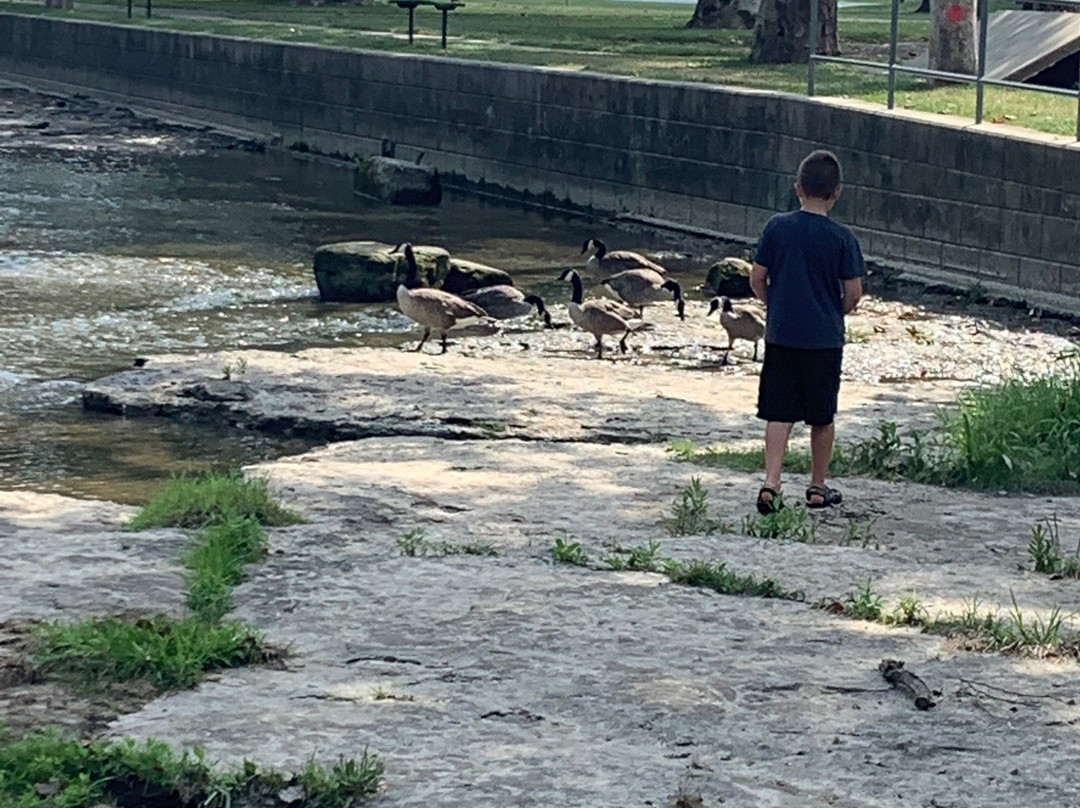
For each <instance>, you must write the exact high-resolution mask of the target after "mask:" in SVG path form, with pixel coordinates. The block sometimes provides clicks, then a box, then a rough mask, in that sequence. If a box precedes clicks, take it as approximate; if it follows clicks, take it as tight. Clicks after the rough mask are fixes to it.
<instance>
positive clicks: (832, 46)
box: [750, 0, 840, 64]
mask: <svg viewBox="0 0 1080 808" xmlns="http://www.w3.org/2000/svg"><path fill="white" fill-rule="evenodd" d="M811 2H814V0H810V1H809V2H807V0H761V9H760V10H759V11H758V16H757V23H756V24H755V25H754V41H753V43H752V44H751V46H750V61H751V62H754V63H755V64H761V63H768V64H787V63H790V62H805V61H807V60H808V59H809V58H810V3H811ZM817 3H818V21H819V23H820V31H819V32H818V49H817V52H818V53H819V54H826V55H828V56H837V55H838V54H839V53H840V42H839V39H838V36H837V30H836V3H837V0H817Z"/></svg>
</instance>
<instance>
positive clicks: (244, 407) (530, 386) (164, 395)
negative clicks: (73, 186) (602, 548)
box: [83, 348, 959, 443]
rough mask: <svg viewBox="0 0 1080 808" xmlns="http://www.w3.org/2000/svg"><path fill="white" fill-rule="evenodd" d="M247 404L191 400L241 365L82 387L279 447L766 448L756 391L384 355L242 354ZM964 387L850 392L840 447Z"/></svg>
mask: <svg viewBox="0 0 1080 808" xmlns="http://www.w3.org/2000/svg"><path fill="white" fill-rule="evenodd" d="M242 356H243V357H244V359H245V360H246V362H247V365H246V370H245V373H244V378H243V383H244V385H245V392H246V396H247V397H246V398H245V399H243V400H236V401H227V400H225V401H218V400H213V401H208V400H204V399H205V397H199V396H197V395H195V394H194V391H197V390H200V389H202V388H203V387H205V385H206V384H207V383H208V382H209V381H211V380H215V379H220V377H221V367H222V366H223V364H226V363H228V362H230V361H231V362H235V361H236V354H235V353H230V354H229V355H228V356H225V355H210V356H203V357H192V356H165V357H155V358H153V359H152V360H151V361H150V362H149V363H148V364H147V366H146V367H144V368H141V369H136V370H131V371H125V372H123V373H118V374H114V375H112V376H109V377H106V378H104V379H101V380H98V381H96V382H93V383H91V384H89V385H87V387H86V388H84V392H83V403H84V405H85V406H86V407H87V408H88V409H92V410H98V411H104V412H113V413H117V414H124V415H127V416H133V415H159V416H167V417H198V418H209V419H213V420H215V421H217V422H221V423H227V424H236V425H239V426H243V427H245V428H250V429H259V430H264V431H268V432H275V433H279V434H290V435H295V436H298V437H299V436H307V437H314V438H317V439H318V438H325V439H327V440H343V439H344V440H348V439H354V438H362V437H382V436H388V435H428V436H433V437H445V438H486V439H503V438H521V439H527V440H549V441H585V442H589V443H647V442H663V441H667V440H670V439H673V438H689V439H692V440H695V441H697V442H701V443H717V442H732V441H738V440H745V439H747V438H751V437H752V438H753V439H754V440H755V442H756V441H757V440H759V434H758V433H759V432H760V424H759V422H758V421H757V419H756V418H755V417H754V403H755V401H756V398H757V379H755V378H752V377H720V376H717V375H714V374H710V373H689V372H686V371H684V370H681V369H678V368H673V367H666V366H663V365H648V366H634V365H629V364H620V365H619V366H618V367H617V369H615V370H613V367H612V365H611V364H610V363H606V362H595V361H578V360H568V359H561V358H557V357H547V356H529V355H525V354H524V353H523V354H519V355H518V356H515V357H512V358H500V359H485V358H474V357H469V356H463V355H458V354H454V353H449V354H445V355H442V356H437V355H428V354H417V353H413V352H409V351H394V350H388V349H364V348H360V349H341V348H337V349H311V350H305V351H302V352H300V353H297V354H283V353H276V352H270V351H246V352H243V354H242ZM958 389H959V384H949V383H938V384H937V385H917V384H908V385H905V384H897V385H891V386H889V387H887V388H886V387H881V386H872V385H863V384H860V383H857V382H852V383H846V384H845V385H844V387H843V389H842V391H841V401H842V403H841V408H842V412H843V415H842V419H843V420H842V429H843V430H844V432H843V434H844V435H845V437H848V436H852V435H855V434H863V433H872V432H875V431H876V429H877V424H878V423H879V422H880V421H881V420H897V421H902V422H905V423H914V424H920V423H927V422H929V421H932V420H933V417H934V413H935V412H936V409H937V407H938V406H939V405H941V404H943V403H946V402H948V401H950V400H952V399H953V398H955V394H956V390H958Z"/></svg>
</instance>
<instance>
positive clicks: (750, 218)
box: [0, 14, 1080, 311]
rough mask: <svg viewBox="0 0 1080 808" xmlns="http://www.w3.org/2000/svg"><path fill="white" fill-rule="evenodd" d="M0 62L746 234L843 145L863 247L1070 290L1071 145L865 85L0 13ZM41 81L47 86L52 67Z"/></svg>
mask: <svg viewBox="0 0 1080 808" xmlns="http://www.w3.org/2000/svg"><path fill="white" fill-rule="evenodd" d="M0 78H6V79H9V80H14V81H24V82H26V83H29V84H35V85H38V86H42V85H43V83H44V84H47V83H49V82H53V83H60V84H65V85H69V86H76V87H81V88H86V89H88V90H90V91H91V92H95V93H98V94H101V93H106V94H108V93H111V94H114V95H115V96H123V97H124V98H125V100H126V102H127V103H129V104H132V105H135V106H139V105H141V106H144V107H150V108H155V109H163V110H166V111H168V110H173V111H180V112H182V113H183V114H184V115H186V116H187V117H189V118H194V119H197V120H203V121H208V122H213V123H216V124H221V125H231V126H238V127H242V128H245V129H250V130H255V131H258V132H262V133H267V134H269V133H273V134H275V135H280V137H281V138H282V142H283V143H284V144H285V145H291V144H293V143H297V142H304V143H306V144H308V145H309V146H310V147H311V148H312V149H315V150H318V151H323V152H327V153H332V152H344V153H352V152H365V153H370V152H372V151H377V150H378V148H379V143H380V141H381V140H382V139H383V138H389V139H391V140H393V141H395V142H397V144H398V156H399V157H405V158H411V157H412V156H413V155H415V154H416V153H417V152H420V151H423V152H425V153H426V155H427V157H426V160H425V162H430V163H431V164H434V165H436V166H438V167H439V168H440V169H441V170H442V171H444V172H453V173H455V174H456V175H458V176H460V177H462V178H464V179H466V180H468V181H471V182H485V183H491V184H494V185H497V186H504V187H507V188H510V189H514V190H517V191H524V192H529V193H532V194H536V195H547V196H548V197H549V198H550V199H552V201H555V202H564V201H566V202H571V203H574V204H578V205H583V206H592V207H593V208H595V209H597V210H598V211H601V212H616V213H618V212H629V213H633V214H636V215H640V216H646V217H654V218H658V219H664V220H671V221H674V222H678V223H680V224H683V225H687V226H690V227H693V228H697V229H702V230H710V231H718V232H720V233H725V234H730V235H733V236H735V237H739V238H749V239H751V240H752V239H754V238H756V236H757V234H758V232H759V230H760V228H761V226H762V225H763V224H764V222H765V221H766V220H767V219H768V217H769V216H770V215H772V213H774V212H775V211H777V210H784V209H787V208H789V207H790V206H792V205H794V204H795V199H794V194H793V192H792V188H791V186H792V180H793V172H794V170H795V168H796V166H797V165H798V162H799V160H800V159H801V158H802V157H803V156H804V155H805V154H806V153H807V152H808V151H809V150H811V149H813V148H816V147H821V146H825V147H828V148H831V149H833V150H834V151H836V152H837V154H838V155H839V156H840V158H841V160H842V161H843V162H844V164H845V171H846V176H847V184H846V190H845V193H844V196H843V198H842V199H841V201H840V203H839V205H838V207H837V210H836V215H837V217H838V218H839V219H840V220H841V221H844V222H846V223H848V224H849V225H851V226H852V227H853V228H854V229H855V231H856V234H857V235H858V236H859V238H860V239H861V241H862V243H863V248H864V251H865V252H866V253H867V254H868V255H869V256H873V257H875V258H877V259H879V260H883V261H892V262H895V263H897V264H902V265H904V266H905V267H908V268H915V269H916V270H918V269H920V268H921V270H922V272H923V273H924V274H929V275H932V276H933V277H936V278H940V279H943V280H945V281H946V282H953V283H958V284H964V283H970V282H973V281H975V280H978V281H980V282H981V283H983V284H984V285H986V286H987V287H988V288H989V289H991V290H995V289H1000V288H1002V287H1003V286H1009V287H1017V286H1018V287H1021V288H1022V289H1023V290H1025V292H1024V294H1025V296H1026V297H1027V298H1028V299H1029V300H1031V301H1033V302H1037V303H1039V304H1041V305H1048V306H1050V307H1053V308H1060V309H1066V310H1074V311H1077V310H1080V249H1078V244H1080V148H1077V146H1076V145H1075V144H1071V141H1069V140H1068V139H1065V138H1054V137H1049V136H1046V137H1043V136H1037V135H1030V134H1029V135H1026V136H1025V135H1024V134H1022V133H1019V132H1016V131H1014V130H1007V128H1005V127H992V126H990V127H974V126H971V125H969V123H965V122H963V121H957V120H946V119H942V118H940V117H929V116H918V115H910V114H905V113H889V112H886V111H884V110H880V109H877V108H873V107H871V105H865V104H855V103H847V104H844V103H840V102H829V101H823V100H817V99H806V98H803V97H800V96H794V95H784V94H777V93H768V92H754V91H745V90H734V89H726V88H722V87H714V86H705V85H699V84H682V83H673V82H659V81H644V80H638V79H630V78H617V77H610V76H599V75H590V74H583V73H573V72H564V71H557V70H548V69H538V68H528V67H517V66H510V65H499V64H488V63H478V62H467V61H461V60H456V59H440V58H435V57H413V56H407V55H394V54H384V53H373V52H364V51H346V50H337V49H329V48H318V47H311V46H303V45H287V44H274V43H267V42H255V41H249V40H240V39H231V38H223V37H212V36H200V35H192V34H181V33H170V32H165V31H151V30H144V29H138V28H127V27H123V26H119V25H117V26H113V25H102V24H96V23H83V22H67V21H61V20H53V19H42V18H38V17H29V16H20V15H11V14H3V15H0ZM53 86H56V85H55V84H54V85H53Z"/></svg>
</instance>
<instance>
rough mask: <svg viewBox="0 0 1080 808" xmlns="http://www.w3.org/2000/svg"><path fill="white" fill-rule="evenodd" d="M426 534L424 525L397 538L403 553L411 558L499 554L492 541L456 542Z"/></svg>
mask: <svg viewBox="0 0 1080 808" xmlns="http://www.w3.org/2000/svg"><path fill="white" fill-rule="evenodd" d="M426 535H427V534H426V533H425V531H424V529H423V528H422V527H417V528H413V529H412V530H410V531H408V532H407V533H405V534H404V535H403V536H401V537H400V538H399V539H398V540H397V546H398V549H399V550H401V554H402V555H403V556H409V557H410V558H416V557H420V558H426V557H428V556H431V557H441V556H451V555H474V556H497V555H498V554H499V550H498V548H496V547H495V545H494V544H491V543H490V542H484V541H474V542H466V543H464V544H456V543H454V542H447V541H428V540H427V538H426Z"/></svg>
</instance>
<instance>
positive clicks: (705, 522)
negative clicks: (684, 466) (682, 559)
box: [668, 477, 734, 536]
mask: <svg viewBox="0 0 1080 808" xmlns="http://www.w3.org/2000/svg"><path fill="white" fill-rule="evenodd" d="M733 528H734V526H733V525H732V524H731V523H730V522H728V521H726V520H724V519H719V518H715V517H712V516H709V492H708V491H707V490H706V489H705V486H703V485H702V484H701V478H700V477H691V478H690V484H689V485H688V486H687V487H686V488H684V489H683V491H682V493H681V494H680V495H679V498H678V499H676V500H675V501H674V502H673V503H672V504H671V518H670V519H669V520H668V530H670V531H671V535H672V536H708V535H709V534H711V533H731V532H733Z"/></svg>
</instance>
